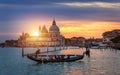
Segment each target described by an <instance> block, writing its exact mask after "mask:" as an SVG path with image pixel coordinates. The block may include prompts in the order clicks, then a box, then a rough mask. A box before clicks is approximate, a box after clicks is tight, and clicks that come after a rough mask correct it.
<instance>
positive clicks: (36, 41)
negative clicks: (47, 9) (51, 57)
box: [18, 20, 65, 47]
mask: <svg viewBox="0 0 120 75" xmlns="http://www.w3.org/2000/svg"><path fill="white" fill-rule="evenodd" d="M39 33H40V34H39V36H30V35H29V34H28V33H22V35H21V36H20V37H19V39H18V40H19V41H18V43H19V46H25V47H39V46H63V45H65V38H64V36H62V35H61V34H60V29H59V27H58V26H57V25H56V21H55V20H53V22H52V25H51V26H50V28H49V30H47V28H46V27H45V25H44V26H43V27H39Z"/></svg>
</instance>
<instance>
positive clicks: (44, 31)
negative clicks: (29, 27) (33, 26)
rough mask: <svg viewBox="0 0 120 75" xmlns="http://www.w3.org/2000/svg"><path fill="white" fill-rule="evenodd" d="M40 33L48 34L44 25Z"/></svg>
mask: <svg viewBox="0 0 120 75" xmlns="http://www.w3.org/2000/svg"><path fill="white" fill-rule="evenodd" d="M41 32H42V33H48V30H47V28H46V27H45V25H44V26H43V27H42V29H41Z"/></svg>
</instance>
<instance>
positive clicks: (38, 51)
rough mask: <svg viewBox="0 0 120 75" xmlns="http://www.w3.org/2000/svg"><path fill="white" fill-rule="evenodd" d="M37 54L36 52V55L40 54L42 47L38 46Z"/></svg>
mask: <svg viewBox="0 0 120 75" xmlns="http://www.w3.org/2000/svg"><path fill="white" fill-rule="evenodd" d="M35 54H36V57H37V55H38V54H40V49H39V48H38V50H37V51H36V52H35Z"/></svg>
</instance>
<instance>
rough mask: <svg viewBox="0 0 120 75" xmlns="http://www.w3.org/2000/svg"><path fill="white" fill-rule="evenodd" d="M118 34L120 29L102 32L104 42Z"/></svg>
mask: <svg viewBox="0 0 120 75" xmlns="http://www.w3.org/2000/svg"><path fill="white" fill-rule="evenodd" d="M117 36H120V30H112V31H107V32H104V33H103V39H104V42H110V40H111V39H113V38H115V37H117Z"/></svg>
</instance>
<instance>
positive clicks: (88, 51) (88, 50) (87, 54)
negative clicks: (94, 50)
mask: <svg viewBox="0 0 120 75" xmlns="http://www.w3.org/2000/svg"><path fill="white" fill-rule="evenodd" d="M86 56H88V57H90V49H89V48H86Z"/></svg>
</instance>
